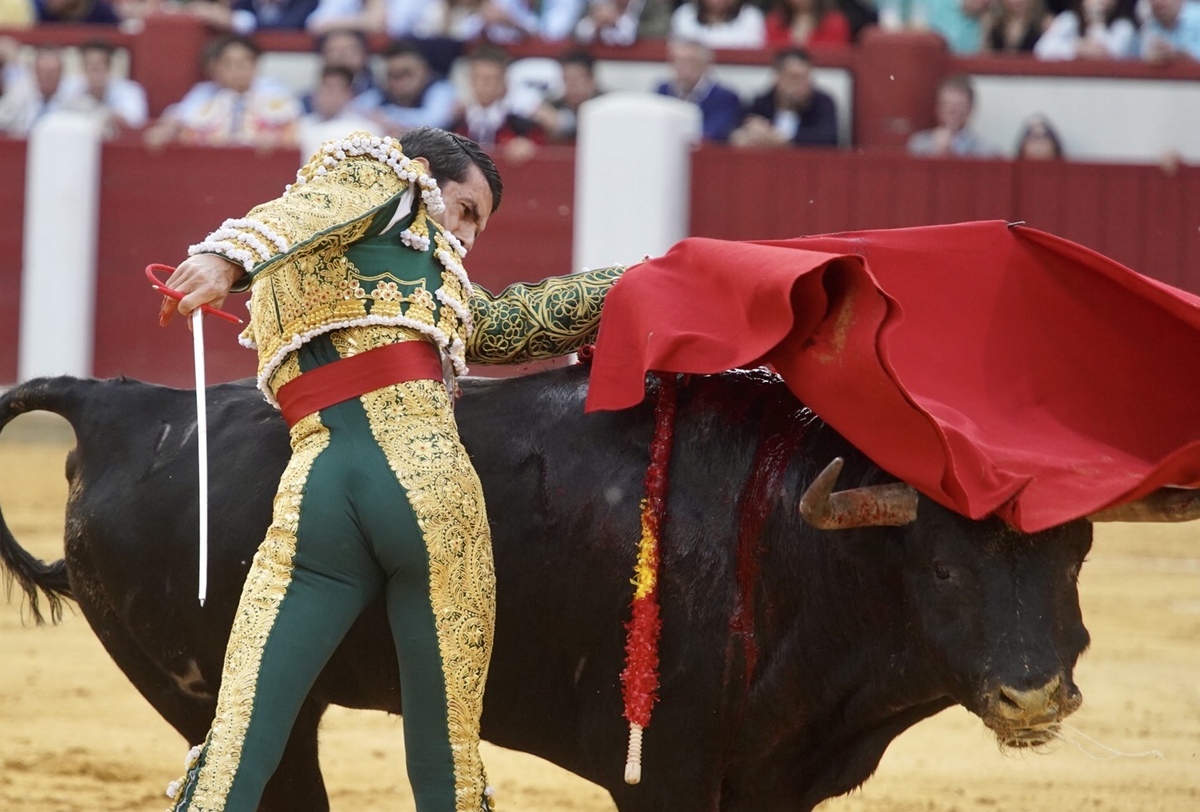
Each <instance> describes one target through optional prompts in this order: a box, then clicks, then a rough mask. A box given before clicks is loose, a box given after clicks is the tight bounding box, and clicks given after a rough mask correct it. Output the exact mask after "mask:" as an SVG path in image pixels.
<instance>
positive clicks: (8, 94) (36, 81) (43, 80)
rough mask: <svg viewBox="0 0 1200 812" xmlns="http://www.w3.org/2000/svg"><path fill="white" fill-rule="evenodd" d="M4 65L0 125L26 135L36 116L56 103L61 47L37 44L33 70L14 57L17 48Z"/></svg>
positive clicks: (20, 134) (60, 66)
mask: <svg viewBox="0 0 1200 812" xmlns="http://www.w3.org/2000/svg"><path fill="white" fill-rule="evenodd" d="M12 53H13V56H12V57H11V59H9V61H7V63H6V65H5V69H4V85H5V87H4V97H3V101H2V102H0V126H2V127H3V129H4V131H5V132H6V133H8V134H9V135H11V136H14V137H24V136H26V135H29V131H30V130H31V129H33V125H34V124H36V123H37V121H38V119H40V118H41V117H42V116H44V115H45V114H46V113H48V112H50V111H51V110H55V109H57V107H58V92H59V89H60V88H61V85H62V76H63V57H62V49H60V48H59V47H58V46H57V45H39V46H37V48H36V49H35V50H34V55H33V70H32V71H30V70H28V69H27V68H26V67H25V66H24V65H22V64H21V63H20V61H19V60H18V59H17V57H16V53H17V50H16V49H15V48H14V49H12Z"/></svg>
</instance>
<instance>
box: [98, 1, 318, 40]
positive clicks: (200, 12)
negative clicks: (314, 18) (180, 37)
mask: <svg viewBox="0 0 1200 812" xmlns="http://www.w3.org/2000/svg"><path fill="white" fill-rule="evenodd" d="M116 1H117V3H118V8H117V11H118V13H120V14H121V15H122V16H125V17H137V18H145V17H146V16H148V15H150V14H154V13H156V12H158V11H159V10H160V8H163V7H164V6H163V5H162V3H161V0H116ZM316 7H317V0H185V1H184V2H182V3H180V4H178V5H170V6H166V7H165V8H167V9H169V10H170V11H171V12H172V13H177V14H184V15H186V16H188V17H194V18H195V19H197V20H200V21H201V22H203V23H205V24H206V25H207V26H208V27H209V28H212V29H214V30H216V31H223V32H230V31H232V32H234V33H237V34H252V33H254V32H255V31H257V30H259V29H275V30H285V31H286V30H291V31H303V30H304V24H305V20H307V19H308V16H309V15H310V14H312V12H313V9H315V8H316Z"/></svg>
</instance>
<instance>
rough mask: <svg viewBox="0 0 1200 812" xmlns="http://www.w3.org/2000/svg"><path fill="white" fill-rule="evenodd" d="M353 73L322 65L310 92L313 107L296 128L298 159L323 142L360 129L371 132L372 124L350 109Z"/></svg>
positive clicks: (311, 151) (341, 68)
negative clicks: (298, 148)
mask: <svg viewBox="0 0 1200 812" xmlns="http://www.w3.org/2000/svg"><path fill="white" fill-rule="evenodd" d="M354 98H355V97H354V73H353V72H352V71H351V70H350V69H349V68H344V67H340V66H337V65H326V66H324V67H323V68H321V78H320V79H319V80H318V82H317V87H316V89H315V90H314V91H313V93H312V104H313V109H312V111H311V112H309V113H305V114H304V115H303V116H301V117H300V120H299V122H298V124H297V127H296V132H297V139H296V140H297V141H298V143H299V145H300V158H301V160H307V159H308V156H309V155H312V154H313V153H314V152H316V150H317V147H319V146H320V145H321V144H322V143H324V142H325V141H328V140H329V139H331V138H342V137H344V136H345V135H346V133H352V132H355V131H357V130H363V131H366V132H370V133H372V134H378V133H376V132H375V129H376V124H375V122H374V121H372V120H370V119H368V118H366V117H365V116H363V115H362V114H361V113H359V112H358V111H357V110H355V109H354V106H353V104H352V102H353V101H354Z"/></svg>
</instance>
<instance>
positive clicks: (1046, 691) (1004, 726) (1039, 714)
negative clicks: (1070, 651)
mask: <svg viewBox="0 0 1200 812" xmlns="http://www.w3.org/2000/svg"><path fill="white" fill-rule="evenodd" d="M981 700H982V701H981V704H982V709H983V712H982V713H981V714H980V716H981V717H982V718H983V723H984V724H985V725H987V726H988V727H989V728H990V729H991V730H992V732H994V733H995V734H996V738H997V739H998V740H999V742H1000V744H1001V745H1003V746H1005V747H1032V746H1036V745H1039V744H1046V743H1047V742H1049V741H1051V740H1052V739H1054V738H1056V737H1057V736H1058V731H1059V723H1060V722H1061V721H1062V720H1063V719H1065V718H1066V717H1068V716H1070V715H1071V714H1072V713H1074V712H1075V711H1076V710H1078V709H1079V706H1080V705H1081V704H1082V703H1083V697H1082V695H1081V694H1080V693H1079V689H1078V688H1076V687H1075V685H1074V684H1073V683H1072V682H1071V681H1070V680H1069V679H1065V678H1064V676H1063V675H1062V674H1058V675H1056V676H1054V677H1053V678H1051V679H1050V680H1049V681H1048V682H1046V683H1045V684H1044V685H1042V686H1040V687H1038V688H1031V689H1029V690H1022V689H1019V688H1014V687H1013V686H1011V685H999V686H997V687H996V688H994V689H992V690H991V691H990V692H988V693H987V694H985V695H984V696H983V697H981Z"/></svg>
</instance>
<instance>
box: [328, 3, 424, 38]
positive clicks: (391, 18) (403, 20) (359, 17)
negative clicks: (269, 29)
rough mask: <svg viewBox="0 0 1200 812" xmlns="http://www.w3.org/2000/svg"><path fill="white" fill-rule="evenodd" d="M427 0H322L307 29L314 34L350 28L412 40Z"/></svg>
mask: <svg viewBox="0 0 1200 812" xmlns="http://www.w3.org/2000/svg"><path fill="white" fill-rule="evenodd" d="M426 2H427V0H319V2H318V3H317V7H316V9H315V10H314V11H313V12H312V13H311V14H309V15H308V20H307V22H306V23H305V27H306V28H307V29H308V30H309V32H310V33H313V34H325V33H327V32H329V31H333V30H335V29H350V30H353V31H362V32H364V33H368V34H387V35H388V36H389V37H393V38H397V39H399V38H401V37H411V36H412V35H413V29H414V27H415V26H416V24H417V21H418V20H419V19H420V18H421V16H422V14H424V12H425V5H426Z"/></svg>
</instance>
